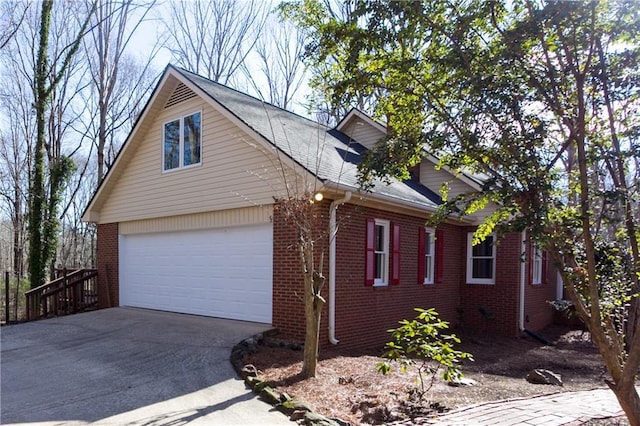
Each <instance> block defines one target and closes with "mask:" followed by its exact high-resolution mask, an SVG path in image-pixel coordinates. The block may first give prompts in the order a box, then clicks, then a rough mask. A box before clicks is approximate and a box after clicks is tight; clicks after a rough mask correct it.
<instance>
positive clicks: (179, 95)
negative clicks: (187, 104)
mask: <svg viewBox="0 0 640 426" xmlns="http://www.w3.org/2000/svg"><path fill="white" fill-rule="evenodd" d="M196 96H197V95H196V94H195V92H194V91H193V90H191V89H189V88H188V87H187V86H186V85H185V84H184V83H180V84H178V87H176V88H175V90H174V91H173V93H172V94H171V96H170V97H169V99H168V100H167V103H166V104H164V109H167V108H170V107H172V106H174V105H177V104H179V103H180V102H184V101H186V100H189V99H191V98H195V97H196Z"/></svg>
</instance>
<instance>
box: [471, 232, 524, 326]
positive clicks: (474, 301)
mask: <svg viewBox="0 0 640 426" xmlns="http://www.w3.org/2000/svg"><path fill="white" fill-rule="evenodd" d="M474 230H475V229H474V228H466V229H465V230H464V231H465V235H464V238H462V240H461V246H460V252H461V253H462V255H463V257H464V258H465V261H464V262H465V266H464V273H463V276H462V282H461V284H460V293H461V296H462V297H461V299H462V309H463V311H464V313H463V322H464V326H465V327H468V328H471V329H476V330H482V331H486V332H494V333H500V334H504V335H509V336H516V335H518V334H519V330H518V310H519V303H520V302H519V300H520V299H519V294H520V268H521V260H520V259H521V251H522V245H521V241H520V239H521V234H520V233H517V232H514V233H509V234H506V235H504V236H503V237H502V238H500V239H499V240H498V246H497V251H496V277H495V284H467V283H466V255H467V254H466V253H467V235H466V234H467V232H473V231H474ZM483 312H484V314H483Z"/></svg>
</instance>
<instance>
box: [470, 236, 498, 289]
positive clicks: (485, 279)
mask: <svg viewBox="0 0 640 426" xmlns="http://www.w3.org/2000/svg"><path fill="white" fill-rule="evenodd" d="M472 242H473V232H469V234H468V235H467V283H469V284H495V274H496V246H495V236H494V235H493V234H492V235H488V236H487V237H486V238H485V239H484V241H482V242H481V243H480V244H476V245H473V244H472Z"/></svg>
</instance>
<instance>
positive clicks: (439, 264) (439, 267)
mask: <svg viewBox="0 0 640 426" xmlns="http://www.w3.org/2000/svg"><path fill="white" fill-rule="evenodd" d="M435 257H436V260H435V263H436V265H435V267H436V270H435V277H434V281H435V282H437V283H441V282H442V277H443V276H444V231H443V230H442V229H438V230H437V231H436V252H435Z"/></svg>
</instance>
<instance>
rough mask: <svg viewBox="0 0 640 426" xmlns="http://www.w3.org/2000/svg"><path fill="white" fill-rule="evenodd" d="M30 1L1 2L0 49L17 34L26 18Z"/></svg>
mask: <svg viewBox="0 0 640 426" xmlns="http://www.w3.org/2000/svg"><path fill="white" fill-rule="evenodd" d="M30 5H31V3H30V2H28V1H27V2H18V1H9V0H4V1H1V2H0V50H2V49H4V48H5V47H6V46H7V44H9V41H11V39H12V38H13V37H14V36H15V35H16V33H17V32H18V28H19V27H20V25H21V24H22V22H23V21H24V20H25V18H26V16H27V12H28V10H29V6H30Z"/></svg>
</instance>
